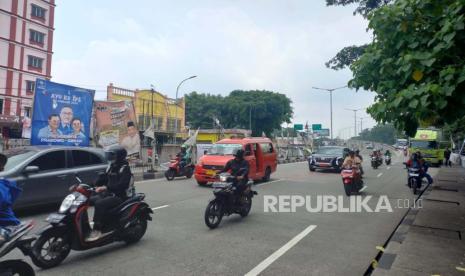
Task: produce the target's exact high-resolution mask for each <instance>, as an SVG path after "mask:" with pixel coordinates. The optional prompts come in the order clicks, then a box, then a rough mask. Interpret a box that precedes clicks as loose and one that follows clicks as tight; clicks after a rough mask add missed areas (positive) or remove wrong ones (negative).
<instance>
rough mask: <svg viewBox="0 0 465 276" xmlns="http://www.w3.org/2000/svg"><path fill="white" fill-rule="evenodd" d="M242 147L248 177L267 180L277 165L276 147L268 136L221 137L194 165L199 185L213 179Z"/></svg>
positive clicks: (255, 179)
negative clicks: (247, 166) (247, 164)
mask: <svg viewBox="0 0 465 276" xmlns="http://www.w3.org/2000/svg"><path fill="white" fill-rule="evenodd" d="M237 149H243V150H244V152H245V155H244V159H245V160H247V161H248V162H249V179H251V180H254V181H268V180H270V176H271V174H272V173H273V172H275V171H276V168H277V166H278V158H277V153H276V147H275V146H274V145H273V143H272V142H271V140H270V139H268V138H242V139H223V140H221V141H218V142H217V143H215V144H214V145H213V146H212V148H210V149H209V151H208V153H207V154H206V155H204V156H202V157H201V158H200V160H199V162H198V163H197V165H196V166H195V172H194V177H195V179H196V180H197V183H198V184H199V185H207V184H208V183H211V182H214V181H215V179H216V178H215V175H216V174H217V173H218V172H219V171H220V170H222V169H223V168H224V167H225V166H226V163H227V162H228V161H229V160H231V159H233V158H234V156H233V153H234V152H235V151H236V150H237Z"/></svg>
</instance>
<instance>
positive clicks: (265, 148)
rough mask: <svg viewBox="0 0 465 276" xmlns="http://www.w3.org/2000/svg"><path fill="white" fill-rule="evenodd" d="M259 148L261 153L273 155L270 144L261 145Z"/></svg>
mask: <svg viewBox="0 0 465 276" xmlns="http://www.w3.org/2000/svg"><path fill="white" fill-rule="evenodd" d="M260 148H261V149H262V152H263V153H273V144H272V143H261V144H260Z"/></svg>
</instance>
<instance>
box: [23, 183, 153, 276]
mask: <svg viewBox="0 0 465 276" xmlns="http://www.w3.org/2000/svg"><path fill="white" fill-rule="evenodd" d="M76 178H77V179H78V181H79V182H80V184H78V185H77V186H75V187H74V189H73V190H72V193H71V194H69V195H68V196H66V197H65V199H64V200H63V202H62V203H61V206H60V209H59V210H58V213H53V214H50V215H49V216H48V218H47V222H48V223H49V225H48V226H46V227H45V229H43V230H42V232H41V233H40V236H39V238H38V239H37V241H36V242H35V243H34V246H33V248H32V256H31V259H32V262H33V263H34V264H35V265H36V266H38V267H41V268H51V267H55V266H57V265H59V264H60V263H61V262H62V261H63V260H64V259H65V258H66V257H67V256H68V254H69V253H70V251H71V249H73V250H77V251H82V250H88V249H91V248H95V247H100V246H104V245H107V244H110V243H113V242H116V241H123V242H126V243H127V244H131V243H136V242H138V241H139V240H140V239H141V238H142V237H143V236H144V234H145V232H146V230H147V221H150V220H152V218H151V216H150V214H153V211H152V209H150V207H149V205H148V204H147V203H146V202H145V201H144V198H145V195H144V194H142V193H135V189H134V187H130V188H129V189H128V199H127V200H126V201H124V202H123V203H121V204H120V205H119V206H117V207H115V208H113V209H112V210H109V212H108V215H107V216H106V218H105V220H104V221H103V225H104V227H103V229H102V232H103V233H104V234H103V235H102V237H101V238H100V239H98V240H96V241H86V237H87V236H88V235H89V233H90V232H91V230H92V229H91V226H90V223H89V217H88V214H87V209H88V208H89V207H90V198H91V195H92V194H93V193H94V192H95V188H93V187H91V186H90V185H87V184H84V183H82V182H81V180H80V179H79V178H78V177H76Z"/></svg>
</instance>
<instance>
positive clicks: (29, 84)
mask: <svg viewBox="0 0 465 276" xmlns="http://www.w3.org/2000/svg"><path fill="white" fill-rule="evenodd" d="M35 87H36V83H35V82H34V81H26V92H31V93H32V92H34V88H35Z"/></svg>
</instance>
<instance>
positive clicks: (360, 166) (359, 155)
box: [355, 149, 364, 175]
mask: <svg viewBox="0 0 465 276" xmlns="http://www.w3.org/2000/svg"><path fill="white" fill-rule="evenodd" d="M355 156H356V157H357V158H358V159H360V163H359V164H358V166H359V168H360V174H361V175H363V174H364V171H363V166H362V163H363V157H362V155H361V154H360V150H358V149H357V150H355Z"/></svg>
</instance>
